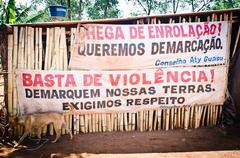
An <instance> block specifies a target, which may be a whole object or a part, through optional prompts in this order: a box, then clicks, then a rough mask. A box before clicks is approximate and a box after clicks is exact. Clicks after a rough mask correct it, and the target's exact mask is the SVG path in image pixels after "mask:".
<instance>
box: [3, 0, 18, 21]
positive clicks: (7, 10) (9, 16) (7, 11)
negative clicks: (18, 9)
mask: <svg viewBox="0 0 240 158" xmlns="http://www.w3.org/2000/svg"><path fill="white" fill-rule="evenodd" d="M0 12H1V15H0V16H1V24H13V23H15V1H14V0H9V1H8V4H5V2H4V1H1V10H0Z"/></svg>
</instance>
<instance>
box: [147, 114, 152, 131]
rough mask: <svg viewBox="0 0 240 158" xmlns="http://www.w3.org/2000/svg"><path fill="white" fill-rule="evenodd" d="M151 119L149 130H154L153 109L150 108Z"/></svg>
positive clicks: (149, 120)
mask: <svg viewBox="0 0 240 158" xmlns="http://www.w3.org/2000/svg"><path fill="white" fill-rule="evenodd" d="M148 114H149V119H148V130H149V131H152V130H153V110H149V112H148Z"/></svg>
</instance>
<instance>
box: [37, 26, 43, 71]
mask: <svg viewBox="0 0 240 158" xmlns="http://www.w3.org/2000/svg"><path fill="white" fill-rule="evenodd" d="M38 33H39V34H38V42H39V51H38V52H39V65H38V66H39V67H38V69H39V70H42V59H43V48H42V28H39V30H38Z"/></svg>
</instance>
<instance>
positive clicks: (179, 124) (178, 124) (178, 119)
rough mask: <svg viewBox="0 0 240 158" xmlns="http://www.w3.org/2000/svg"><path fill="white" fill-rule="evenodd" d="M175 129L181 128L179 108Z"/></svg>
mask: <svg viewBox="0 0 240 158" xmlns="http://www.w3.org/2000/svg"><path fill="white" fill-rule="evenodd" d="M177 117H178V118H177V127H178V128H181V108H179V107H178V108H177Z"/></svg>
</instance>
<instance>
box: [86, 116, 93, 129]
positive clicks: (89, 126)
mask: <svg viewBox="0 0 240 158" xmlns="http://www.w3.org/2000/svg"><path fill="white" fill-rule="evenodd" d="M87 115H88V121H87V123H88V129H89V132H90V133H92V115H91V114H87Z"/></svg>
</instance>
